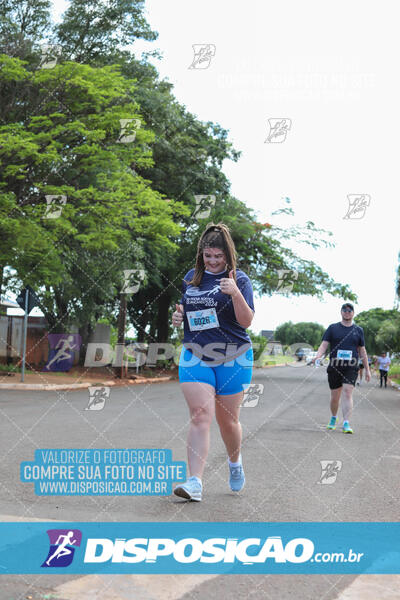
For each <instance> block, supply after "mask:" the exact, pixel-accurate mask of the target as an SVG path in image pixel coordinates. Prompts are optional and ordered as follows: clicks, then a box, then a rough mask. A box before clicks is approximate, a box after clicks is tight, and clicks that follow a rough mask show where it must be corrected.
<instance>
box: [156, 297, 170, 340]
mask: <svg viewBox="0 0 400 600" xmlns="http://www.w3.org/2000/svg"><path fill="white" fill-rule="evenodd" d="M170 306H171V296H170V295H168V294H166V293H164V294H163V295H162V296H161V298H160V300H159V302H158V305H157V342H167V341H168V338H169V308H170Z"/></svg>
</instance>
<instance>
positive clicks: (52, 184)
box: [0, 57, 187, 331]
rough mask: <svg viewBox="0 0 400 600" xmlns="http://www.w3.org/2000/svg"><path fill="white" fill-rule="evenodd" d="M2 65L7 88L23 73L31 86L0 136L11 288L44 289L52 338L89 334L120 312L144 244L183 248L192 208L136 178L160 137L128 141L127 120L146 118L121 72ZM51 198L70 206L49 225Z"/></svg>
mask: <svg viewBox="0 0 400 600" xmlns="http://www.w3.org/2000/svg"><path fill="white" fill-rule="evenodd" d="M2 61H3V67H4V68H3V69H2V70H1V71H0V90H1V88H2V87H3V88H5V89H6V90H7V89H8V88H7V86H8V85H9V81H10V73H15V72H17V73H19V75H20V83H21V88H22V87H23V86H24V88H23V90H22V89H21V90H19V94H17V97H18V98H19V99H20V100H19V102H15V103H14V104H13V103H12V102H11V101H10V106H9V111H8V114H9V118H10V119H12V121H13V122H11V123H9V124H7V125H4V126H2V127H1V128H0V161H1V165H2V171H3V181H2V182H1V188H0V189H1V198H0V199H1V200H2V201H3V200H4V204H3V202H2V203H1V204H2V206H5V207H6V211H7V213H8V214H7V215H5V214H3V219H2V222H1V223H0V232H1V236H0V237H1V239H2V246H1V250H2V264H3V265H5V266H7V267H8V268H9V269H12V270H11V271H10V272H9V277H8V281H7V284H8V285H9V286H10V285H12V284H13V282H14V285H17V284H18V282H19V281H21V280H22V281H23V282H24V283H25V284H27V283H29V284H31V285H32V286H35V288H36V289H37V288H38V287H39V288H41V289H39V290H38V293H39V296H40V297H41V299H42V305H41V308H42V310H43V311H44V313H45V316H46V318H47V320H48V321H49V323H50V325H51V328H52V329H53V331H54V329H55V328H58V327H60V328H61V330H65V328H66V327H70V326H71V325H72V323H74V324H75V325H78V326H82V325H86V326H87V325H88V324H89V325H90V324H91V323H92V322H93V320H95V319H96V318H98V317H100V316H102V315H103V314H104V313H106V314H107V312H108V311H114V310H115V299H116V296H117V295H118V293H119V291H120V290H121V287H122V270H123V269H124V268H125V269H128V268H131V269H132V268H135V266H136V265H138V262H139V260H140V258H141V254H142V247H143V243H144V240H151V241H152V244H153V247H154V248H155V249H156V250H157V251H158V252H159V253H162V252H164V251H167V250H168V249H169V250H171V249H172V248H174V243H173V241H171V240H170V239H169V237H170V236H171V234H172V235H174V236H176V235H177V234H178V232H179V225H177V224H175V223H174V219H176V217H177V215H180V214H184V213H185V212H187V209H185V207H184V206H183V205H182V204H181V203H179V202H173V201H171V202H170V203H166V202H165V200H163V198H162V196H161V195H160V194H159V193H158V192H157V191H155V190H152V189H151V187H150V182H148V181H146V180H144V179H143V178H142V177H140V176H139V175H134V174H133V173H132V171H131V170H130V165H131V164H132V162H134V163H135V164H138V165H141V166H144V165H149V164H151V161H152V159H151V154H150V152H149V150H148V149H147V145H148V143H150V142H151V140H152V138H153V134H152V133H151V132H150V131H149V130H147V129H146V128H145V127H144V126H143V127H140V128H138V129H137V131H135V135H136V138H135V141H134V143H129V144H127V143H119V138H120V133H121V132H120V119H122V118H128V117H129V118H132V119H134V120H138V121H140V122H142V119H141V115H140V112H139V107H138V105H137V104H136V103H135V102H134V101H132V96H133V94H134V87H133V86H132V83H131V82H129V81H127V80H126V79H125V78H124V77H123V76H122V75H121V74H119V73H118V72H117V70H116V69H115V68H113V67H103V68H97V69H93V68H92V67H89V66H88V65H77V64H75V63H64V64H60V65H57V66H56V67H55V68H53V69H49V70H44V69H43V70H38V71H35V72H33V73H29V72H27V71H26V72H25V73H24V74H22V71H23V63H22V61H20V60H19V59H10V58H9V57H2ZM21 70H22V71H21ZM9 97H10V95H9ZM21 98H27V100H26V101H25V106H24V105H23V102H21ZM17 114H18V115H19V116H18V120H17ZM130 133H131V132H130V131H126V132H125V135H129V134H130ZM49 195H50V196H56V197H59V196H62V195H64V196H65V197H66V199H67V202H66V204H65V206H64V207H63V208H62V212H61V214H60V216H59V218H57V219H53V218H44V217H45V216H46V215H45V212H46V210H47V207H46V201H45V198H46V196H49ZM15 229H16V230H17V231H18V232H20V236H19V240H18V244H19V245H18V248H16V247H15V245H14V244H13V243H12V240H13V239H15V237H13V236H15ZM25 230H26V235H25V238H26V239H25V238H24V236H23V233H24V232H25ZM35 240H37V243H35ZM30 244H31V246H30ZM56 330H57V329H56Z"/></svg>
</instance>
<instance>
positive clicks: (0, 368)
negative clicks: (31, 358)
mask: <svg viewBox="0 0 400 600" xmlns="http://www.w3.org/2000/svg"><path fill="white" fill-rule="evenodd" d="M0 373H21V367H16V366H15V365H3V364H0Z"/></svg>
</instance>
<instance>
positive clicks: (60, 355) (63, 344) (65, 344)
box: [46, 335, 76, 370]
mask: <svg viewBox="0 0 400 600" xmlns="http://www.w3.org/2000/svg"><path fill="white" fill-rule="evenodd" d="M73 340H74V336H73V335H69V336H68V338H67V339H65V338H64V339H61V340H59V342H58V344H57V346H56V348H55V349H56V350H57V349H58V348H59V350H58V352H56V354H55V355H54V356H53V358H52V359H51V361H50V362H48V363H47V365H46V369H47V370H50V367H51V365H52V364H53V363H55V362H58V361H60V360H71V354H70V352H68V351H69V350H71V351H73V350H74V348H76V344H72V343H71V342H73Z"/></svg>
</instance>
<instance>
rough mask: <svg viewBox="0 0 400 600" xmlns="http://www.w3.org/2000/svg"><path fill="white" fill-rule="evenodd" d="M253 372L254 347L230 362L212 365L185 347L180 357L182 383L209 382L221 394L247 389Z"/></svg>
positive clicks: (226, 394) (227, 394)
mask: <svg viewBox="0 0 400 600" xmlns="http://www.w3.org/2000/svg"><path fill="white" fill-rule="evenodd" d="M252 374H253V349H252V348H249V349H248V350H247V352H244V353H243V354H241V355H240V356H238V357H237V358H235V359H233V360H231V361H230V362H226V363H223V364H222V365H218V366H215V367H211V366H209V365H208V364H207V362H205V361H202V360H200V359H199V358H197V356H194V354H193V353H192V351H191V350H189V349H188V348H185V347H183V348H182V352H181V355H180V357H179V382H180V383H184V382H185V383H186V382H187V383H189V382H190V383H199V382H201V383H208V384H210V385H212V386H213V387H214V388H215V392H216V394H218V395H219V396H229V395H230V394H237V393H238V392H243V391H246V390H247V388H248V387H249V385H250V382H251V377H252Z"/></svg>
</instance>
